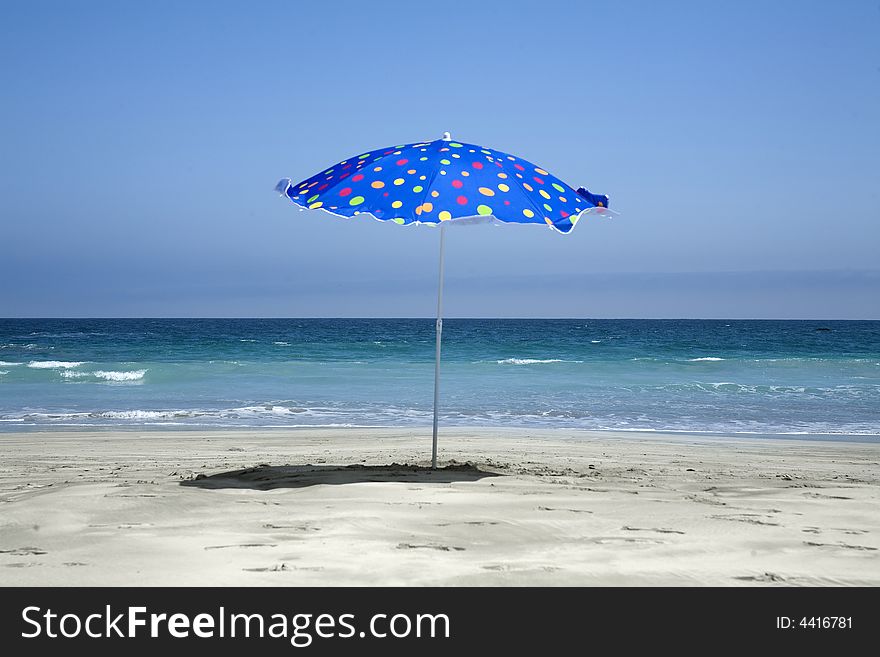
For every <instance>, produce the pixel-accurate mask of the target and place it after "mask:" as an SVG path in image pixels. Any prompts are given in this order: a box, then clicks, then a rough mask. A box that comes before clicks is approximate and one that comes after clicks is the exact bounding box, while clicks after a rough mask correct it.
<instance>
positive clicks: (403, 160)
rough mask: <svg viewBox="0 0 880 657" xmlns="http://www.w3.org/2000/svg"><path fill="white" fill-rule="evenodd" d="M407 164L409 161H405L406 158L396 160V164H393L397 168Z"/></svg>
mask: <svg viewBox="0 0 880 657" xmlns="http://www.w3.org/2000/svg"><path fill="white" fill-rule="evenodd" d="M407 162H409V160H407V159H406V158H404V159H402V160H397V162H396V163H395V164H397V166H400V167H402V166H403V165H404V164H406V163H407Z"/></svg>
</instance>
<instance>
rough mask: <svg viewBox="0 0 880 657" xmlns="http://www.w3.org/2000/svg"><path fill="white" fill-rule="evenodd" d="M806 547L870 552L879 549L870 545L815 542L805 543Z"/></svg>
mask: <svg viewBox="0 0 880 657" xmlns="http://www.w3.org/2000/svg"><path fill="white" fill-rule="evenodd" d="M804 545H809V546H810V547H823V548H845V549H847V550H869V551H872V552H875V551H876V550H877V548H875V547H870V546H868V545H850V544H849V543H814V542H813V541H804Z"/></svg>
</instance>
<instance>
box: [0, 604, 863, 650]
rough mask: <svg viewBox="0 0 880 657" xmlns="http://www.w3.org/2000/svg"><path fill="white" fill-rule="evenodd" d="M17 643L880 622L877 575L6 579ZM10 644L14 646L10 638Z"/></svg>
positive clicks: (800, 639) (580, 644) (194, 645)
mask: <svg viewBox="0 0 880 657" xmlns="http://www.w3.org/2000/svg"><path fill="white" fill-rule="evenodd" d="M0 595H2V604H0V642H2V643H0V645H3V646H4V652H5V654H10V655H18V654H25V651H28V650H33V649H34V648H37V649H39V650H40V654H42V653H43V652H44V651H45V652H46V653H47V654H48V653H49V651H52V652H53V654H55V653H56V652H57V654H61V653H60V651H61V650H65V649H72V648H75V649H82V650H85V651H87V652H86V653H85V654H88V655H104V654H107V655H110V654H113V655H119V654H120V651H125V650H127V649H129V648H136V649H140V648H144V647H146V648H149V649H156V650H159V649H160V650H161V651H162V652H163V654H170V655H174V654H184V653H191V652H192V651H193V650H202V649H207V650H211V651H212V652H214V653H216V654H225V653H226V652H227V651H228V652H229V653H230V654H231V653H233V651H234V652H236V653H237V654H241V651H242V650H258V651H259V653H260V654H291V653H306V654H346V653H347V652H354V651H360V650H363V649H368V650H371V651H372V650H377V651H379V650H381V651H384V652H386V653H387V654H415V653H414V651H417V652H418V654H441V653H443V654H448V651H450V650H456V651H460V650H468V651H469V652H476V651H478V650H481V649H483V648H484V647H491V649H492V652H493V653H497V651H500V650H508V649H509V650H512V651H515V652H514V654H523V651H527V650H534V651H541V653H546V652H547V651H553V650H562V649H572V648H577V649H579V651H581V650H582V651H584V652H589V651H591V650H592V649H598V648H599V646H605V647H606V649H607V648H608V647H610V648H613V649H615V650H616V651H620V652H621V653H623V654H628V653H630V652H631V651H632V650H637V649H657V648H658V647H668V648H672V649H680V650H684V651H685V652H692V651H695V650H700V651H701V652H714V651H716V650H720V649H724V650H727V649H730V648H738V649H756V648H758V649H760V650H761V651H762V652H763V651H764V650H767V649H769V648H771V647H778V648H788V649H795V648H798V647H806V646H809V647H811V648H816V647H820V646H824V647H828V648H836V649H841V648H844V649H845V648H848V647H855V646H857V645H863V646H864V645H870V643H864V642H865V641H866V640H870V639H871V638H873V637H874V635H875V633H876V631H877V621H878V615H880V613H878V611H877V605H876V604H873V605H872V604H870V602H871V600H873V601H874V602H876V598H877V596H876V593H875V589H867V588H850V589H843V588H833V589H830V588H828V589H826V588H801V589H795V588H725V589H721V588H707V589H704V588H690V589H685V588H647V589H644V588H594V589H584V588H478V589H474V588H443V589H430V588H242V589H237V588H217V589H211V588H185V589H168V588H143V589H117V588H60V589H49V588H45V589H42V588H27V589H26V588H6V589H2V593H0ZM10 649H11V651H10Z"/></svg>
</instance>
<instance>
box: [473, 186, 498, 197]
mask: <svg viewBox="0 0 880 657" xmlns="http://www.w3.org/2000/svg"><path fill="white" fill-rule="evenodd" d="M477 191H478V192H480V194H482V195H483V196H495V191H494V190H491V189H489V188H488V187H480V188H479V189H478V190H477Z"/></svg>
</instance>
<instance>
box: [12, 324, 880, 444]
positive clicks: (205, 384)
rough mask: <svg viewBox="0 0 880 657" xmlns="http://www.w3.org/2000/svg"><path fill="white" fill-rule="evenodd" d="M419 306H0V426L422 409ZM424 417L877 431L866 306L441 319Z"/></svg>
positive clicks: (344, 416)
mask: <svg viewBox="0 0 880 657" xmlns="http://www.w3.org/2000/svg"><path fill="white" fill-rule="evenodd" d="M433 359H434V322H433V320H430V319H392V320H380V319H369V320H368V319H362V320H358V319H290V320H275V319H272V320H245V319H230V320H220V319H169V320H142V319H124V320H123V319H100V320H97V319H96V320H70V319H68V320H50V319H31V320H25V319H4V320H0V431H3V430H6V431H9V430H22V429H25V428H50V427H94V426H139V427H169V426H172V427H173V426H180V427H199V426H230V427H241V426H411V425H421V426H424V425H428V424H430V421H431V403H432V395H433V367H434V363H433ZM441 415H442V422H443V424H445V425H470V426H475V425H476V426H497V425H509V426H536V427H537V426H551V427H580V428H587V429H617V430H655V431H660V430H663V431H684V432H745V433H755V434H786V435H817V436H822V435H838V436H861V437H863V438H864V437H867V438H868V439H870V438H871V437H875V436H880V322H842V321H841V322H829V321H821V322H819V321H736V320H729V321H714V320H712V321H708V320H707V321H700V320H465V319H449V320H446V321H445V323H444V344H443V379H442V398H441Z"/></svg>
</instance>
